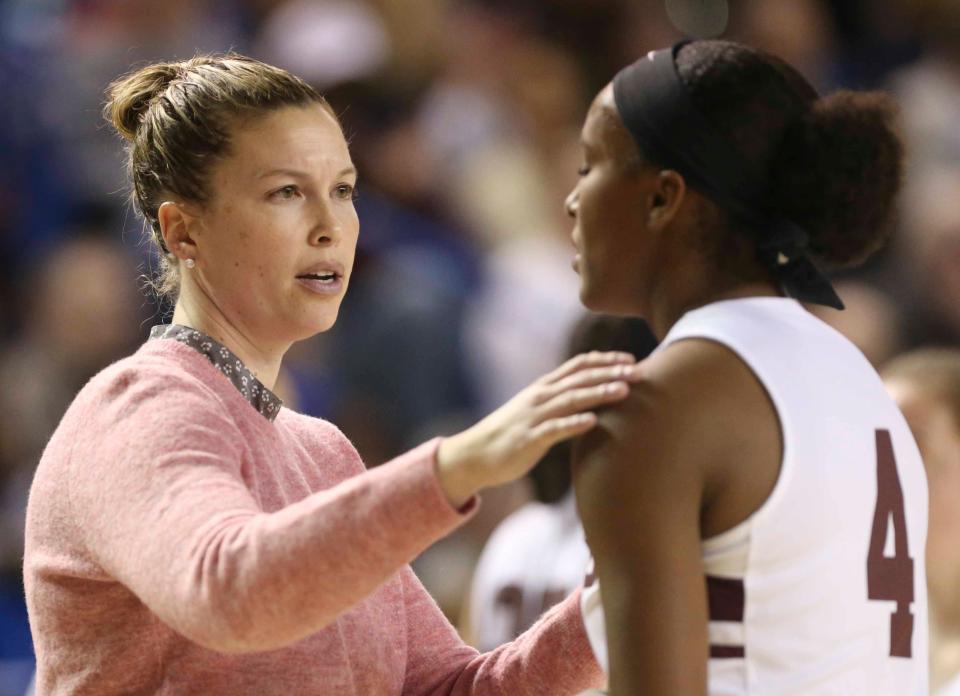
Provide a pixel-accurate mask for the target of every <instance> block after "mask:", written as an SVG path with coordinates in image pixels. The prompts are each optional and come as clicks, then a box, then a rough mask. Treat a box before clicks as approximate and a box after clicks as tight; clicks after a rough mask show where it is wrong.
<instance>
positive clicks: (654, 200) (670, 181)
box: [647, 169, 687, 231]
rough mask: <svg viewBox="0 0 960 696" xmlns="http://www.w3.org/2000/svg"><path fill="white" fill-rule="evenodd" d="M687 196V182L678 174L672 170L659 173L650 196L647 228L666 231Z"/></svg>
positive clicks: (654, 180)
mask: <svg viewBox="0 0 960 696" xmlns="http://www.w3.org/2000/svg"><path fill="white" fill-rule="evenodd" d="M686 195H687V182H686V181H684V178H683V177H682V176H681V175H680V174H679V173H678V172H676V171H674V170H672V169H663V170H661V171H659V172H657V174H656V175H655V177H654V179H653V186H652V189H651V190H650V192H649V194H648V208H647V228H648V229H651V230H654V231H661V230H664V229H666V228H667V227H668V226H669V225H670V223H671V222H673V220H674V218H676V216H677V211H679V210H680V206H681V205H682V204H683V199H684V198H685V197H686Z"/></svg>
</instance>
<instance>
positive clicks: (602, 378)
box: [535, 362, 644, 404]
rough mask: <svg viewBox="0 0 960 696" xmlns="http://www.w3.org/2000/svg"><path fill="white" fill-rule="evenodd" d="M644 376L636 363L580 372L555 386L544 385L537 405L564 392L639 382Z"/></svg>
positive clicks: (556, 383)
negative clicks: (607, 384) (602, 385)
mask: <svg viewBox="0 0 960 696" xmlns="http://www.w3.org/2000/svg"><path fill="white" fill-rule="evenodd" d="M643 374H644V372H643V367H642V365H641V363H636V362H634V363H632V364H626V363H619V364H617V365H610V366H606V367H593V368H590V369H584V370H579V371H577V372H574V373H573V374H571V375H568V376H567V377H564V378H563V379H561V380H559V381H557V382H554V383H553V384H545V385H542V386H541V387H540V389H539V391H538V392H537V394H536V397H535V399H536V403H538V404H542V403H546V402H547V401H550V400H551V399H553V398H555V397H557V396H559V395H560V394H562V393H563V392H567V391H571V390H573V389H580V388H583V387H593V386H597V385H600V384H606V383H612V382H637V381H639V380H641V379H642V378H643Z"/></svg>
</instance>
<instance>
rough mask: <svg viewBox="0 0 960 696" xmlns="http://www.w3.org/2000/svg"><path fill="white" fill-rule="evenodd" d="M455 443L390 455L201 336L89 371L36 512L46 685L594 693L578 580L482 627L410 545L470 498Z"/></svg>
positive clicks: (75, 689) (32, 555)
mask: <svg viewBox="0 0 960 696" xmlns="http://www.w3.org/2000/svg"><path fill="white" fill-rule="evenodd" d="M437 442H438V441H436V440H435V441H432V442H429V443H427V444H425V445H422V446H421V447H419V448H417V449H415V450H413V451H412V452H409V453H407V454H405V455H403V456H401V457H398V458H397V459H395V460H393V461H391V462H389V463H387V464H385V465H383V466H381V467H378V468H376V469H374V470H372V471H365V469H364V466H363V463H362V462H361V461H360V458H359V456H358V454H357V452H356V450H355V449H354V448H353V446H352V445H351V444H350V442H349V441H348V440H347V439H346V438H345V437H344V436H343V434H342V433H340V431H339V430H337V429H336V428H335V427H334V426H333V425H331V424H329V423H326V422H324V421H321V420H316V419H313V418H308V417H306V416H302V415H299V414H297V413H294V412H292V411H290V410H288V409H283V410H281V412H280V414H279V415H278V416H277V418H276V420H275V421H273V422H270V421H268V420H267V419H266V418H264V417H263V416H261V415H260V414H259V413H258V412H257V411H256V410H255V409H254V408H252V407H251V406H250V404H249V403H247V402H246V401H245V400H244V399H243V397H242V396H241V395H240V393H239V392H238V391H237V389H236V388H235V387H234V386H233V385H232V384H231V383H230V382H229V381H228V380H227V379H226V378H225V377H224V376H223V375H221V374H220V373H219V372H218V371H217V369H216V368H215V367H214V366H213V365H211V364H210V362H209V361H208V360H207V359H206V358H205V357H203V356H202V355H200V354H199V353H197V352H196V351H195V350H194V349H192V348H190V347H188V346H185V345H182V344H180V343H178V342H176V341H173V340H154V341H150V342H148V343H146V344H145V345H144V346H143V347H142V348H141V349H140V350H139V351H137V353H136V354H134V355H133V356H131V357H129V358H126V359H124V360H121V361H120V362H118V363H116V364H114V365H112V366H111V367H109V368H107V369H106V370H104V371H103V372H101V373H100V374H99V375H98V376H97V377H95V378H94V379H93V380H91V382H90V383H89V384H88V385H87V386H86V387H84V389H83V390H82V391H81V392H80V394H79V395H78V396H77V398H76V400H75V401H74V402H73V404H72V405H71V406H70V408H69V410H68V411H67V413H66V415H65V416H64V418H63V420H62V421H61V423H60V426H59V427H58V428H57V431H56V433H55V434H54V435H53V437H52V439H51V440H50V443H49V445H48V446H47V449H46V451H45V452H44V455H43V458H42V459H41V461H40V465H39V468H38V470H37V474H36V479H35V480H34V484H33V488H32V490H31V493H30V502H29V507H28V511H27V533H26V554H25V559H24V574H25V582H26V593H27V605H28V608H29V612H30V623H31V628H32V630H33V638H34V643H35V647H36V651H37V664H38V694H49V693H54V694H132V693H136V694H154V693H163V694H204V695H207V696H211V695H215V694H230V695H231V696H235V695H241V694H253V695H256V696H265V695H268V694H278V695H280V694H282V695H283V696H292V695H294V694H314V695H323V694H331V695H338V694H353V695H357V696H378V695H379V694H509V695H510V696H520V695H522V694H531V695H533V694H536V695H537V696H545V695H552V694H574V693H578V692H579V691H581V690H583V689H585V688H587V687H590V686H595V685H598V684H599V683H601V682H602V675H601V673H600V670H599V667H598V666H597V665H596V663H595V661H594V659H593V656H592V653H591V651H590V648H589V646H588V644H587V641H586V637H585V633H584V629H583V624H582V620H581V618H580V613H579V608H578V595H577V594H575V595H574V596H572V597H570V598H568V599H567V600H566V601H565V602H564V603H562V604H561V605H559V606H558V607H556V608H555V609H554V610H553V611H551V612H549V613H548V614H547V615H545V616H544V618H543V619H542V620H541V621H540V622H539V623H538V624H537V625H536V626H534V627H533V628H532V629H530V630H529V631H528V632H527V633H525V634H524V635H523V636H521V637H520V638H518V639H517V640H515V641H514V642H513V643H510V644H508V645H505V646H502V647H501V648H499V649H497V650H495V651H493V652H490V653H486V654H483V655H480V654H478V653H477V652H476V651H475V650H473V649H472V648H470V647H468V646H467V645H465V644H464V643H463V642H462V641H461V640H460V639H459V638H458V636H457V634H456V632H455V631H454V629H453V627H452V626H451V625H450V624H449V623H448V622H447V621H446V620H445V618H444V617H443V615H442V613H441V612H440V610H439V609H438V607H437V606H436V604H435V603H434V602H433V600H432V599H431V598H430V596H429V595H428V594H427V592H426V591H425V590H424V588H423V587H422V585H421V584H420V582H419V581H418V580H417V578H416V577H415V576H414V574H413V572H412V571H411V570H410V568H409V567H408V566H407V565H406V564H407V563H408V562H409V561H410V560H411V559H413V558H414V557H415V556H416V555H417V554H418V553H420V552H421V551H422V550H423V549H424V548H426V547H427V546H428V545H430V544H431V543H432V542H434V541H435V540H437V539H439V538H440V537H442V536H444V535H445V534H447V533H449V532H450V531H451V530H452V529H454V528H455V527H457V526H458V525H459V524H461V523H462V522H463V521H464V519H466V516H464V515H461V514H459V513H458V512H457V511H455V510H453V509H452V508H451V507H450V505H449V504H448V503H447V501H446V498H445V497H444V495H443V492H442V491H441V489H440V487H439V485H438V482H437V479H436V476H435V473H434V455H435V452H436V447H437Z"/></svg>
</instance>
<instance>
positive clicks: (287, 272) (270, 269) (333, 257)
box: [193, 105, 359, 342]
mask: <svg viewBox="0 0 960 696" xmlns="http://www.w3.org/2000/svg"><path fill="white" fill-rule="evenodd" d="M355 185H356V171H355V169H354V167H353V163H352V161H351V159H350V153H349V151H348V149H347V143H346V141H345V139H344V137H343V134H342V132H341V130H340V127H339V125H338V124H337V123H336V122H335V121H334V119H333V118H332V117H331V116H330V114H329V113H327V112H326V111H325V110H324V109H323V108H322V107H320V106H318V105H310V106H306V107H286V108H283V109H280V110H277V111H273V112H270V113H268V114H266V115H264V116H262V117H258V118H255V119H253V120H251V121H248V122H244V123H243V124H242V126H237V127H235V128H234V131H233V132H232V133H231V145H230V152H229V155H228V156H226V157H225V158H223V159H222V160H220V161H218V162H217V163H216V164H215V165H214V166H213V167H212V171H211V175H210V183H209V187H210V191H211V195H210V200H209V201H208V203H207V204H206V205H204V206H203V210H202V212H201V214H200V215H199V216H198V223H199V225H200V227H201V231H200V234H199V235H198V238H197V258H196V261H197V265H196V268H195V270H194V271H193V273H195V276H194V278H195V279H196V283H197V286H198V287H199V289H200V291H201V292H202V293H203V294H204V295H206V296H207V298H208V299H209V300H211V301H212V302H213V304H214V305H215V306H216V307H217V308H218V310H219V311H220V313H221V314H222V315H223V316H224V317H225V318H226V319H227V320H229V321H230V322H231V323H233V324H234V325H235V326H242V327H243V329H244V331H245V332H246V333H247V334H248V335H252V336H257V337H261V338H264V339H268V340H269V341H271V342H273V341H283V342H293V341H297V340H300V339H303V338H307V337H309V336H312V335H314V334H316V333H318V332H320V331H325V330H327V329H329V328H330V327H331V326H333V323H334V321H335V320H336V318H337V314H338V312H339V309H340V303H341V301H342V299H343V295H344V292H345V291H346V289H347V284H348V282H349V279H350V272H351V269H352V266H353V258H354V252H355V249H356V244H357V234H358V232H359V222H358V220H357V213H356V210H355V209H354V206H353V190H354V186H355Z"/></svg>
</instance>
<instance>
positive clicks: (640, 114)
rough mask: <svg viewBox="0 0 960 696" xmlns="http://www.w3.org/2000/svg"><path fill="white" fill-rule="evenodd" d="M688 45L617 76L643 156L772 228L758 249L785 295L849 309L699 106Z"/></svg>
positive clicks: (756, 176)
mask: <svg viewBox="0 0 960 696" xmlns="http://www.w3.org/2000/svg"><path fill="white" fill-rule="evenodd" d="M686 43H689V42H681V43H678V44H676V45H675V46H673V47H672V48H665V49H662V50H659V51H651V52H650V53H648V54H647V55H646V57H644V58H641V59H640V60H638V61H637V62H635V63H633V64H632V65H628V66H627V67H626V68H624V69H623V70H621V71H620V72H619V73H617V75H616V77H614V78H613V98H614V102H615V103H616V106H617V111H618V112H619V114H620V118H621V119H622V120H623V123H624V125H625V126H626V128H627V130H628V131H629V132H630V134H631V135H632V136H633V139H634V140H635V141H636V142H637V145H638V146H639V148H640V149H641V151H642V152H643V153H644V154H646V155H648V156H650V157H651V158H652V159H653V160H654V161H656V162H657V163H658V164H661V165H663V166H664V167H667V168H669V169H674V170H676V171H677V172H679V173H680V174H682V175H683V177H684V178H685V179H686V180H687V181H688V182H689V183H690V185H691V186H693V187H694V188H696V189H697V190H699V191H700V192H701V193H703V194H704V195H706V196H707V197H709V198H710V199H712V200H713V201H714V202H715V203H717V204H718V205H719V206H721V207H722V208H724V209H726V210H727V211H729V212H731V213H733V214H734V215H735V216H736V217H737V218H739V219H741V220H743V221H745V222H747V223H750V224H751V225H753V226H756V227H762V228H765V229H768V230H769V232H768V234H766V235H765V237H764V238H763V239H760V240H759V241H758V251H759V253H760V257H761V259H763V261H764V262H765V263H766V264H767V265H768V266H769V267H770V268H771V269H772V271H773V273H774V275H775V277H776V278H777V280H778V281H779V283H780V286H781V288H782V289H783V291H784V293H785V294H787V295H788V296H789V297H793V298H795V299H797V300H800V301H801V302H812V303H814V304H821V305H826V306H828V307H834V308H836V309H843V302H841V300H840V298H839V297H838V296H837V293H836V291H834V289H833V286H832V285H830V281H829V280H827V278H826V277H825V276H824V275H823V274H822V273H821V272H820V271H819V270H818V269H817V267H816V266H815V265H814V263H813V261H811V260H810V257H809V255H808V253H807V246H808V244H809V235H808V234H807V232H806V230H804V229H803V228H801V227H800V226H799V225H797V224H796V223H795V222H792V221H790V220H785V219H782V218H780V217H778V216H775V215H773V216H771V215H769V214H766V213H765V212H764V206H763V203H762V198H763V195H764V191H765V188H766V180H765V174H764V172H762V171H757V169H756V167H755V165H753V164H752V163H751V162H750V161H749V160H747V158H746V157H744V156H743V155H742V154H741V153H740V151H739V150H737V148H736V147H734V146H733V144H732V143H731V142H730V141H729V140H727V139H726V138H724V137H723V136H722V135H720V134H719V133H718V132H717V130H716V129H715V128H714V127H713V125H712V124H711V123H710V122H709V120H708V119H707V118H705V117H704V115H703V114H701V113H700V111H698V110H697V108H696V107H695V106H694V104H693V100H692V99H691V98H690V95H689V93H688V92H687V89H686V87H685V86H684V84H683V82H682V81H681V79H680V76H679V74H677V68H676V62H675V60H674V59H675V56H676V54H677V52H678V51H679V50H680V48H681V47H682V46H684V45H685V44H686Z"/></svg>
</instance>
